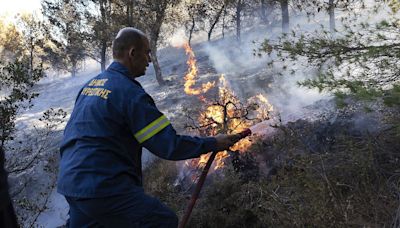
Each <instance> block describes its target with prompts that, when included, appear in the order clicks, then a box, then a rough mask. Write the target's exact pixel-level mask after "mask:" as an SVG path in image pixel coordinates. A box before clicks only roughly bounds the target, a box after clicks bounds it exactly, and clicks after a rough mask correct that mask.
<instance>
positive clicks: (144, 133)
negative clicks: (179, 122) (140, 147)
mask: <svg viewBox="0 0 400 228" xmlns="http://www.w3.org/2000/svg"><path fill="white" fill-rule="evenodd" d="M169 124H170V122H169V120H168V119H167V117H166V116H164V115H162V116H161V117H159V118H158V119H156V120H154V121H153V122H152V123H150V124H149V125H147V126H146V127H145V128H143V129H142V130H140V131H139V132H138V133H136V134H135V138H136V140H137V141H138V142H139V143H143V142H144V141H146V140H148V139H149V138H151V137H153V136H154V135H155V134H157V133H158V132H160V131H161V130H162V129H164V128H165V127H166V126H168V125H169Z"/></svg>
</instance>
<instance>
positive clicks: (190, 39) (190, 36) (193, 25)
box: [189, 16, 196, 46]
mask: <svg viewBox="0 0 400 228" xmlns="http://www.w3.org/2000/svg"><path fill="white" fill-rule="evenodd" d="M195 26H196V21H195V20H194V16H193V17H192V26H191V27H190V30H189V46H190V43H191V42H192V34H193V31H194V27H195Z"/></svg>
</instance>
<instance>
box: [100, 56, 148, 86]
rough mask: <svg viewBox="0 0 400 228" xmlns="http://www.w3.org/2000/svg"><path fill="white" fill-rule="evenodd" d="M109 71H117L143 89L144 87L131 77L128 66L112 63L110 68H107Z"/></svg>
mask: <svg viewBox="0 0 400 228" xmlns="http://www.w3.org/2000/svg"><path fill="white" fill-rule="evenodd" d="M107 70H112V71H117V72H119V73H121V74H123V75H125V76H126V77H127V78H129V79H130V80H132V81H133V82H134V83H135V84H137V85H139V86H140V87H142V85H141V84H140V83H139V82H138V81H136V80H135V78H134V77H133V76H132V75H131V73H130V72H129V70H128V68H127V67H126V66H124V65H122V64H121V63H120V62H117V61H114V62H112V63H111V64H110V66H109V67H108V68H107Z"/></svg>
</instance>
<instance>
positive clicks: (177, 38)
mask: <svg viewBox="0 0 400 228" xmlns="http://www.w3.org/2000/svg"><path fill="white" fill-rule="evenodd" d="M187 40H188V38H187V36H186V34H185V29H184V28H181V29H177V31H176V32H175V33H174V34H173V35H172V36H171V37H170V38H169V39H168V42H169V44H170V45H171V46H173V47H182V46H183V45H184V44H185V43H186V42H187Z"/></svg>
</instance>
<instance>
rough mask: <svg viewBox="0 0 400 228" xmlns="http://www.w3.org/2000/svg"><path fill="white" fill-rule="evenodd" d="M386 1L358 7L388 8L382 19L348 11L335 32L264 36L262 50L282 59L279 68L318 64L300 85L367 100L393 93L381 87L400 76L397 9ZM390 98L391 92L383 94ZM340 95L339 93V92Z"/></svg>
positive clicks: (367, 12) (381, 10) (380, 10)
mask: <svg viewBox="0 0 400 228" xmlns="http://www.w3.org/2000/svg"><path fill="white" fill-rule="evenodd" d="M389 4H391V5H390V6H391V7H392V9H394V8H393V6H394V5H398V3H397V2H396V4H395V3H394V1H391V2H389ZM384 6H387V4H382V3H381V2H379V3H376V4H375V5H373V8H372V10H367V9H365V10H364V11H362V13H363V15H364V16H374V15H375V14H379V13H388V16H387V17H386V18H385V19H383V20H381V21H378V22H374V23H366V22H365V21H363V20H358V18H359V17H358V16H353V17H351V16H350V15H351V13H349V14H348V15H347V17H344V20H343V21H342V23H343V29H341V30H340V31H339V32H338V33H337V34H333V33H332V32H329V31H325V30H319V31H318V30H315V31H313V32H302V31H293V34H292V37H288V36H282V37H280V38H279V39H277V40H275V41H274V40H270V39H268V40H265V41H264V43H263V44H262V45H261V47H260V51H261V52H265V53H267V54H268V55H270V56H271V57H274V56H276V59H279V60H280V61H282V62H283V64H282V65H283V66H282V67H281V69H282V70H283V71H285V70H289V72H291V73H293V71H294V69H299V67H292V66H295V65H303V66H304V67H306V68H309V67H314V68H316V69H319V70H318V71H319V73H318V74H317V75H314V76H313V77H309V78H308V79H307V80H305V81H303V82H300V83H299V84H300V85H303V86H307V87H310V88H318V89H319V90H320V91H332V92H333V93H337V92H340V94H341V95H343V94H349V95H351V96H353V97H355V98H358V99H361V100H365V101H371V100H374V99H377V98H380V97H382V96H383V95H384V94H385V93H391V92H388V91H385V89H386V88H387V87H388V86H390V85H394V84H395V83H398V80H399V79H400V75H399V72H400V54H399V53H400V39H399V37H400V33H399V31H400V30H399V25H400V23H399V21H400V17H399V16H400V15H399V14H396V13H390V12H385V10H387V8H384ZM285 60H290V61H289V62H288V61H285ZM268 66H269V67H276V66H277V64H269V65H268ZM300 69H302V68H300ZM393 98H395V97H393ZM390 99H391V98H390V96H389V97H388V98H387V100H390ZM339 100H343V99H341V98H340V97H339ZM389 103H390V102H389Z"/></svg>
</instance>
